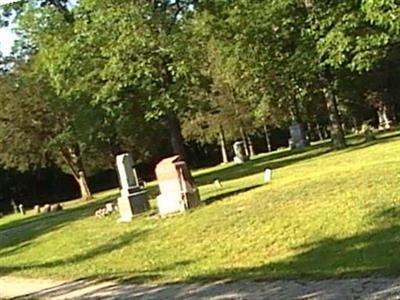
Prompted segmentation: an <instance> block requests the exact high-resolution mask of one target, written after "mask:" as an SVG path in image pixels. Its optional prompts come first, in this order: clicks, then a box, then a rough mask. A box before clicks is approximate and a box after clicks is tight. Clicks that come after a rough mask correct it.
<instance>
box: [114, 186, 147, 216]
mask: <svg viewBox="0 0 400 300" xmlns="http://www.w3.org/2000/svg"><path fill="white" fill-rule="evenodd" d="M149 209H150V204H149V201H148V199H147V192H146V191H140V192H136V193H132V194H129V195H127V196H125V195H124V196H121V197H119V198H118V210H119V213H120V215H121V218H120V221H121V222H130V221H131V220H132V218H133V215H136V214H140V213H143V212H145V211H147V210H149Z"/></svg>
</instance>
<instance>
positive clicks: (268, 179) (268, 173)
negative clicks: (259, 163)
mask: <svg viewBox="0 0 400 300" xmlns="http://www.w3.org/2000/svg"><path fill="white" fill-rule="evenodd" d="M271 180H272V170H271V169H265V170H264V183H269V182H271Z"/></svg>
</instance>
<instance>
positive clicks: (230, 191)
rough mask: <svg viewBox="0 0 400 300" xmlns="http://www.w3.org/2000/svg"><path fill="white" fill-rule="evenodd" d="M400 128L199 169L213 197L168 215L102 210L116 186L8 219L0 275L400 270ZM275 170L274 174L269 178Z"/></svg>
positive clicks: (141, 276) (206, 276)
mask: <svg viewBox="0 0 400 300" xmlns="http://www.w3.org/2000/svg"><path fill="white" fill-rule="evenodd" d="M399 136H400V135H399V132H394V133H391V134H386V135H383V136H380V138H379V140H377V141H375V142H373V143H368V144H365V143H361V142H360V140H359V139H357V138H356V137H353V138H350V143H352V146H350V147H349V148H348V149H345V150H343V151H336V152H332V151H330V150H329V145H328V144H326V143H320V144H317V145H314V146H312V147H310V148H309V149H307V150H306V151H301V152H295V153H293V152H290V151H287V150H282V151H279V152H274V153H271V154H268V155H260V156H258V157H256V158H255V159H253V160H252V161H251V162H249V163H247V164H245V165H240V166H235V165H232V164H229V165H225V166H218V167H214V168H210V169H204V170H199V171H197V172H195V178H196V181H197V182H198V184H199V185H200V186H201V187H200V190H201V195H202V200H203V201H204V203H205V205H204V206H202V207H200V208H198V209H196V210H193V211H191V212H189V213H186V214H182V215H178V216H174V217H170V218H166V219H159V218H158V217H157V216H155V215H154V211H153V212H152V213H147V214H145V215H142V216H140V217H137V218H135V219H134V220H133V222H131V223H129V224H119V223H117V222H116V220H117V218H118V216H117V215H115V216H111V217H109V218H105V219H97V218H95V217H94V216H93V213H94V211H95V209H96V207H99V206H101V205H102V204H103V203H104V202H106V201H108V200H110V199H115V195H116V191H115V190H114V191H109V192H107V193H102V194H98V195H97V196H96V200H95V201H94V202H91V203H90V204H82V203H80V202H78V201H74V202H70V203H68V204H66V206H67V209H66V210H65V211H63V212H60V213H54V214H49V215H40V216H34V215H33V214H28V215H27V216H25V217H21V216H7V217H4V218H2V219H0V275H15V276H28V277H44V278H66V279H76V278H82V277H96V278H116V279H119V280H137V281H146V282H147V281H153V282H174V281H193V280H210V279H215V278H229V279H276V278H303V279H304V278H326V277H353V276H369V275H400V256H399V252H400V193H399V184H400V177H399V175H400V154H399V153H400V138H399ZM266 167H270V168H272V169H273V170H274V174H273V177H274V178H273V182H272V183H271V184H268V185H264V184H263V174H262V171H263V169H264V168H266ZM215 178H218V179H219V180H220V181H222V183H223V188H222V189H218V188H216V187H215V186H214V185H213V184H212V182H213V180H214V179H215ZM150 189H151V190H152V193H151V194H152V195H154V194H155V186H153V187H150Z"/></svg>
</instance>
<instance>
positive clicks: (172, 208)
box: [116, 153, 200, 222]
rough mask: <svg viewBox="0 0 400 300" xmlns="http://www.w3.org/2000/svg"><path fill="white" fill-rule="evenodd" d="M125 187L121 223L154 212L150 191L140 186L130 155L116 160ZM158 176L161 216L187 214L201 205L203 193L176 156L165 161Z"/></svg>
mask: <svg viewBox="0 0 400 300" xmlns="http://www.w3.org/2000/svg"><path fill="white" fill-rule="evenodd" d="M116 164H117V170H118V178H119V183H120V187H121V190H120V191H121V192H120V197H119V198H118V200H117V201H118V210H119V213H120V216H121V218H120V221H121V222H129V221H131V220H132V217H133V215H135V214H138V213H142V212H145V211H147V210H149V209H150V205H149V201H148V197H147V193H146V191H145V190H144V189H143V188H142V187H141V186H140V185H139V180H138V177H137V173H136V170H135V169H134V167H133V160H132V157H131V156H130V154H127V153H125V154H121V155H118V156H117V158H116ZM156 176H157V180H158V183H159V188H160V192H161V194H160V195H159V196H158V197H157V207H158V211H159V213H160V215H161V216H164V215H168V214H173V213H178V212H183V211H185V210H187V209H190V208H193V207H196V206H198V205H199V204H200V196H199V191H198V189H197V188H196V186H195V185H194V182H193V180H192V176H191V174H190V171H189V169H188V167H187V165H186V163H185V162H184V161H183V160H182V159H181V158H180V156H179V155H175V156H172V157H169V158H166V159H164V160H162V161H161V162H160V163H159V164H158V165H157V166H156Z"/></svg>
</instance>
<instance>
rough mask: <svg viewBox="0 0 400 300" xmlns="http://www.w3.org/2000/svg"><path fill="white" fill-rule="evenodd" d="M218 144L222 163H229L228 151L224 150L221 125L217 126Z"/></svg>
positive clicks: (224, 142)
mask: <svg viewBox="0 0 400 300" xmlns="http://www.w3.org/2000/svg"><path fill="white" fill-rule="evenodd" d="M219 143H220V146H221V154H222V163H224V164H226V163H228V162H229V159H228V151H227V149H226V140H225V132H224V128H223V127H222V125H220V126H219Z"/></svg>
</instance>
